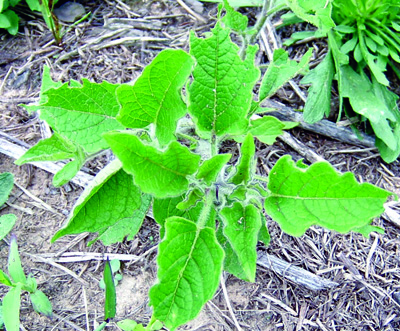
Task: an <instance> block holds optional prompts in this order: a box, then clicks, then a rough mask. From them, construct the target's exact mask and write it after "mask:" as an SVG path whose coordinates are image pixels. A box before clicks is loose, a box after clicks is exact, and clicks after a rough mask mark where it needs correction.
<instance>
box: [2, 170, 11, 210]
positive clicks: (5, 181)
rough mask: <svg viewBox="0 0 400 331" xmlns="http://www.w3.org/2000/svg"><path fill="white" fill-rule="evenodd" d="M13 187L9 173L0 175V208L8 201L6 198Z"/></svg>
mask: <svg viewBox="0 0 400 331" xmlns="http://www.w3.org/2000/svg"><path fill="white" fill-rule="evenodd" d="M13 186H14V176H13V174H12V173H10V172H3V173H2V174H0V206H2V205H4V203H5V202H6V201H7V200H8V196H9V195H10V193H11V190H12V188H13Z"/></svg>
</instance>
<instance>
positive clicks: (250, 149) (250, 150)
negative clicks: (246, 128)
mask: <svg viewBox="0 0 400 331" xmlns="http://www.w3.org/2000/svg"><path fill="white" fill-rule="evenodd" d="M255 152H256V147H255V145H254V138H253V136H252V135H251V133H249V134H248V135H247V136H246V138H245V139H244V142H243V144H242V147H241V148H240V161H239V164H238V165H237V168H236V173H235V175H234V176H233V177H232V179H231V182H232V183H233V184H236V185H239V184H241V183H245V184H246V183H247V182H248V181H249V180H250V179H251V175H252V173H253V171H254V170H253V168H254V163H255V162H254V154H255Z"/></svg>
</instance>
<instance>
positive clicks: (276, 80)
mask: <svg viewBox="0 0 400 331" xmlns="http://www.w3.org/2000/svg"><path fill="white" fill-rule="evenodd" d="M311 55H312V49H309V50H308V51H307V53H306V54H304V55H303V57H302V58H301V60H300V62H297V61H294V60H290V59H289V54H288V53H287V52H286V51H285V50H283V49H281V48H280V49H276V50H275V51H274V55H273V60H272V62H271V63H270V64H269V65H268V69H267V72H266V73H265V75H264V77H263V79H262V81H261V86H260V91H259V96H258V99H259V101H260V102H261V101H263V100H264V99H266V98H269V97H270V96H272V95H274V94H275V93H276V91H278V90H279V89H280V88H281V87H282V86H283V85H284V84H285V83H287V82H288V81H289V80H290V79H292V78H293V77H295V76H297V75H298V74H299V73H301V72H303V71H305V70H306V69H307V68H308V62H309V61H310V58H311Z"/></svg>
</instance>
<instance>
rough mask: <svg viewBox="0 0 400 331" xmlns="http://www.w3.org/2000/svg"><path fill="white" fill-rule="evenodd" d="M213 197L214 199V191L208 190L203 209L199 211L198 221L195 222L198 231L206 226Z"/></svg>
mask: <svg viewBox="0 0 400 331" xmlns="http://www.w3.org/2000/svg"><path fill="white" fill-rule="evenodd" d="M214 197H215V190H214V189H213V190H210V191H208V193H207V194H206V200H205V202H204V206H203V209H202V210H201V213H200V216H199V220H198V222H197V225H198V227H199V228H200V229H203V228H204V227H205V226H206V224H207V220H208V217H209V216H210V212H211V208H212V206H213V204H214Z"/></svg>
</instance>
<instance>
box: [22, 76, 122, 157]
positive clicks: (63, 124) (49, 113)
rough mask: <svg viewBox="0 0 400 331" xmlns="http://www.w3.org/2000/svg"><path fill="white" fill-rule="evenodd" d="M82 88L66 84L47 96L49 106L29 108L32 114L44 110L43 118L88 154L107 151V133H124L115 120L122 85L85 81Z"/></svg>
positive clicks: (41, 105)
mask: <svg viewBox="0 0 400 331" xmlns="http://www.w3.org/2000/svg"><path fill="white" fill-rule="evenodd" d="M82 83H83V85H82V86H81V87H69V86H68V84H64V85H62V86H61V87H59V88H57V89H49V90H47V91H46V92H44V95H45V96H46V97H47V101H45V103H43V104H40V105H36V106H26V108H27V109H28V110H29V111H35V110H40V118H41V119H43V120H45V121H46V122H47V123H48V124H49V125H50V126H51V127H52V128H53V130H54V131H56V132H58V133H59V134H61V135H62V136H65V137H66V138H67V139H69V140H70V141H72V142H73V143H75V144H78V145H81V146H82V147H83V148H84V150H85V151H86V152H88V153H95V152H97V151H99V150H101V149H105V148H107V143H106V142H105V141H104V139H103V138H102V134H103V133H104V132H108V131H111V130H117V129H122V128H123V126H122V125H121V124H120V123H119V122H118V121H117V120H116V119H115V118H116V116H117V114H118V111H119V107H120V106H119V104H118V101H117V98H116V96H115V91H116V89H117V87H118V85H113V84H110V83H107V82H103V83H101V84H96V83H91V82H90V81H88V80H87V79H83V80H82Z"/></svg>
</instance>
